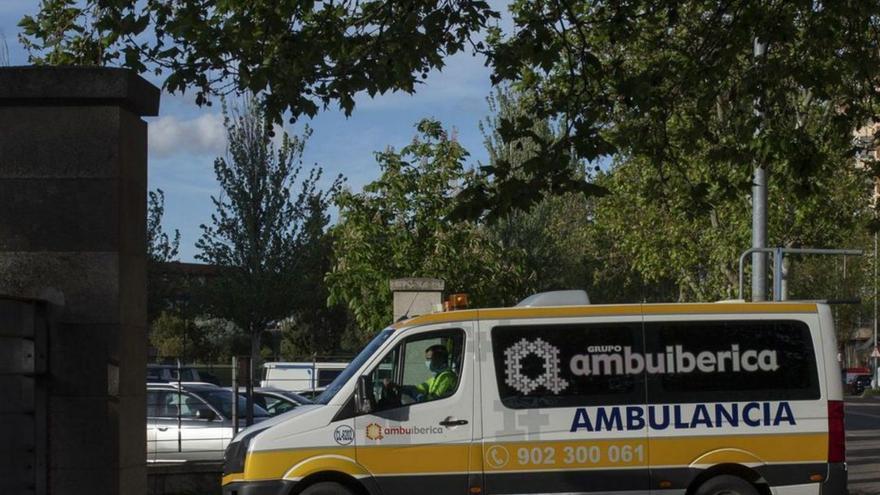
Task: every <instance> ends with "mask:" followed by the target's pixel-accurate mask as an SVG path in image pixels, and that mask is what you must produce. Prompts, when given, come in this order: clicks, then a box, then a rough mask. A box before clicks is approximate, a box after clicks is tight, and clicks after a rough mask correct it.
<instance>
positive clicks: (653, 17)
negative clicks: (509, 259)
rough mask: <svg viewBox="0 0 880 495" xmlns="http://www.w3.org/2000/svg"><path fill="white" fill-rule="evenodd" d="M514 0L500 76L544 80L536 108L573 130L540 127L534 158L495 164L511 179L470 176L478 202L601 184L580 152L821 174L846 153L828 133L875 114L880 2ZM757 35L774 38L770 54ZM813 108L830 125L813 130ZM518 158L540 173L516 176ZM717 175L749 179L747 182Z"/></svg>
mask: <svg viewBox="0 0 880 495" xmlns="http://www.w3.org/2000/svg"><path fill="white" fill-rule="evenodd" d="M511 11H512V13H513V17H514V24H515V29H514V31H512V32H511V33H507V34H504V33H501V32H500V31H499V30H497V29H496V30H494V32H493V33H492V35H491V36H490V45H491V46H490V48H489V50H488V54H489V60H490V63H491V65H492V68H493V80H494V81H495V82H501V81H507V82H512V83H514V84H515V85H516V86H517V87H518V88H519V89H521V90H524V91H528V92H531V93H533V94H534V98H533V100H532V102H533V103H532V105H531V108H530V113H531V114H533V115H535V116H536V117H537V118H541V119H543V118H550V119H552V120H555V121H559V122H560V123H561V128H562V130H563V132H562V133H561V135H558V136H554V138H553V139H550V140H546V139H542V140H538V142H539V146H540V148H541V150H542V152H541V153H540V154H539V155H538V156H537V157H536V158H535V159H534V160H533V161H531V162H526V163H523V164H520V165H516V164H513V163H505V162H499V163H497V164H493V166H492V168H491V169H488V170H485V171H484V172H485V174H486V175H492V176H494V177H495V178H496V179H497V182H498V184H497V185H496V186H495V187H494V188H493V189H490V190H481V189H479V188H474V189H471V190H469V191H468V192H467V194H465V196H464V198H465V199H467V200H468V202H467V203H468V204H466V206H465V207H463V210H465V211H470V212H474V211H480V210H482V209H487V208H489V209H491V208H494V207H496V206H505V205H513V206H515V207H527V206H528V205H531V204H534V203H535V202H536V201H537V200H539V199H540V197H542V195H543V194H544V193H545V192H547V191H549V192H558V191H561V190H575V191H580V192H585V193H591V194H592V193H595V192H596V189H595V188H591V187H589V186H588V185H587V184H588V183H587V182H585V181H577V180H573V179H576V178H574V177H572V176H571V175H570V174H569V171H568V170H567V169H566V164H567V163H569V162H570V161H571V159H572V157H575V158H577V159H582V160H587V161H595V160H599V159H602V158H603V157H608V156H612V155H618V156H621V155H622V156H625V157H632V158H637V159H639V160H640V161H641V163H642V165H643V166H648V167H652V168H654V169H655V170H656V171H657V173H658V174H661V175H663V176H666V177H668V176H670V175H673V174H677V175H679V176H681V177H684V176H686V174H687V172H688V170H689V169H688V167H690V166H692V165H694V164H695V163H697V161H696V157H702V158H703V159H707V160H708V163H707V165H708V166H712V167H714V168H719V169H721V168H729V169H737V170H748V169H751V168H752V167H753V166H754V165H755V164H757V165H759V166H763V167H767V168H769V170H770V171H771V174H772V175H771V181H772V180H774V178H775V177H776V176H777V175H780V176H790V177H796V178H799V181H800V185H801V186H808V185H809V183H810V181H811V179H812V177H814V176H815V175H817V174H820V175H821V170H822V167H823V166H826V165H828V164H833V163H834V161H833V160H834V159H836V156H837V153H836V151H838V150H839V149H838V150H831V151H835V152H829V149H828V146H827V145H828V143H829V142H831V141H834V140H836V139H837V138H838V137H849V136H850V135H851V133H852V132H853V131H854V130H855V129H858V128H860V127H862V126H863V125H865V124H866V123H868V122H869V121H870V119H872V118H873V117H874V116H875V115H876V113H877V106H878V103H880V92H878V91H877V87H878V84H877V82H878V80H880V35H878V33H880V29H878V28H880V4H878V3H877V2H807V1H792V2H784V1H778V2H753V1H747V0H734V1H727V2H716V1H702V0H688V1H681V0H635V1H628V2H619V1H607V0H596V1H591V2H580V1H573V0H563V1H557V0H553V1H550V0H518V1H515V2H513V4H512V5H511ZM755 38H759V39H760V40H762V41H764V42H766V44H767V52H766V55H765V56H763V57H761V58H760V59H758V60H756V59H755V58H754V57H753V55H752V52H753V44H754V40H755ZM756 102H757V104H756ZM756 109H757V110H760V113H761V115H760V116H758V115H756V111H755V110H756ZM804 116H809V117H810V118H812V119H818V120H820V121H821V124H820V126H818V127H821V128H822V129H824V132H808V131H807V130H806V129H805V127H806V126H805V124H804V119H803V117H804ZM500 129H501V130H502V135H503V136H504V139H505V141H508V142H510V141H514V140H516V139H518V138H520V137H522V136H524V135H530V132H531V121H529V120H523V119H508V120H506V121H505V122H503V124H502V125H501V126H500ZM838 142H839V141H838ZM517 166H519V167H524V168H527V169H530V170H540V171H541V174H540V177H538V176H536V177H534V178H533V179H532V180H530V181H528V182H525V183H517V182H515V175H514V174H513V173H512V171H513V169H514V168H515V167H517ZM743 175H744V174H742V173H732V174H730V176H731V177H735V178H737V179H739V178H741V177H743ZM510 181H513V182H511V187H505V186H504V184H505V183H506V182H510ZM717 186H718V187H722V188H729V189H733V190H735V191H743V190H744V188H747V187H748V182H746V181H741V180H738V181H736V182H732V183H728V184H717ZM689 189H690V191H691V192H692V193H694V194H691V195H692V196H700V195H701V194H702V192H704V191H705V190H706V188H705V187H703V185H702V184H699V183H695V184H693V185H692V186H691V187H690V188H689ZM808 192H809V188H808V187H802V188H801V189H800V190H799V191H798V193H799V194H801V195H803V194H807V193H808ZM510 198H516V199H515V201H512V200H511V199H510Z"/></svg>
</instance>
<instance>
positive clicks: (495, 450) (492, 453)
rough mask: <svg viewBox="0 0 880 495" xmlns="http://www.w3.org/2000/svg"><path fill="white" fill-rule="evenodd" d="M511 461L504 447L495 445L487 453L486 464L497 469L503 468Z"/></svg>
mask: <svg viewBox="0 0 880 495" xmlns="http://www.w3.org/2000/svg"><path fill="white" fill-rule="evenodd" d="M509 460H510V453H509V452H507V449H506V448H504V446H502V445H493V446H491V447H489V450H487V451H486V462H488V463H489V465H490V466H491V467H493V468H495V469H500V468H503V467H504V466H506V465H507V462H508V461H509Z"/></svg>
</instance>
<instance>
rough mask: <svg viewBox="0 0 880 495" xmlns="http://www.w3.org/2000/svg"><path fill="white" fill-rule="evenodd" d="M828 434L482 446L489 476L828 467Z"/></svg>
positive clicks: (580, 441)
mask: <svg viewBox="0 0 880 495" xmlns="http://www.w3.org/2000/svg"><path fill="white" fill-rule="evenodd" d="M827 453H828V436H827V434H826V433H809V434H774V435H707V436H693V437H684V436H681V437H665V438H664V437H658V438H652V439H650V440H648V439H632V438H630V439H608V440H577V441H564V440H563V441H546V442H540V441H539V442H500V443H487V444H485V445H484V446H483V466H484V469H485V471H486V472H493V471H494V472H509V471H533V470H539V471H540V470H563V469H614V468H618V469H623V468H633V467H649V466H653V467H656V466H664V467H670V466H675V467H687V466H691V465H694V466H710V465H715V464H721V463H739V464H770V463H800V462H826V461H827Z"/></svg>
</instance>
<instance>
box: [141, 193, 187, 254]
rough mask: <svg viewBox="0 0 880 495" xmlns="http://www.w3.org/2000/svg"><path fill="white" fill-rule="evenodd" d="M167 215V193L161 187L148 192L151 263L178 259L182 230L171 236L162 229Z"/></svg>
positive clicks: (148, 249) (148, 245) (175, 230)
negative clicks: (163, 220) (163, 218)
mask: <svg viewBox="0 0 880 495" xmlns="http://www.w3.org/2000/svg"><path fill="white" fill-rule="evenodd" d="M164 215H165V193H164V192H163V191H162V190H161V189H156V190H155V191H149V192H148V193H147V258H149V260H150V262H151V263H168V262H170V261H174V260H175V259H177V254H178V250H179V248H180V231H179V230H177V229H174V235H173V236H171V237H169V236H168V234H167V233H166V232H165V231H164V230H163V229H162V217H163V216H164Z"/></svg>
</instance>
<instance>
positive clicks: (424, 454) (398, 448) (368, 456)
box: [358, 443, 479, 474]
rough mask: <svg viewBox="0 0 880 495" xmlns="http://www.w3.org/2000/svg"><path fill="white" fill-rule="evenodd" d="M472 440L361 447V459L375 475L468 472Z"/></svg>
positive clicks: (359, 459) (475, 446)
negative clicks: (421, 444) (466, 441)
mask: <svg viewBox="0 0 880 495" xmlns="http://www.w3.org/2000/svg"><path fill="white" fill-rule="evenodd" d="M471 447H473V449H474V450H477V451H479V445H477V444H473V445H472V444H470V443H461V444H459V443H455V444H440V445H437V444H434V445H424V446H420V445H385V446H380V447H361V448H358V462H360V463H361V464H362V465H363V466H364V467H365V468H367V469H368V470H369V471H370V472H372V473H373V474H415V473H465V472H467V471H468V450H469V449H470V448H471Z"/></svg>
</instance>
